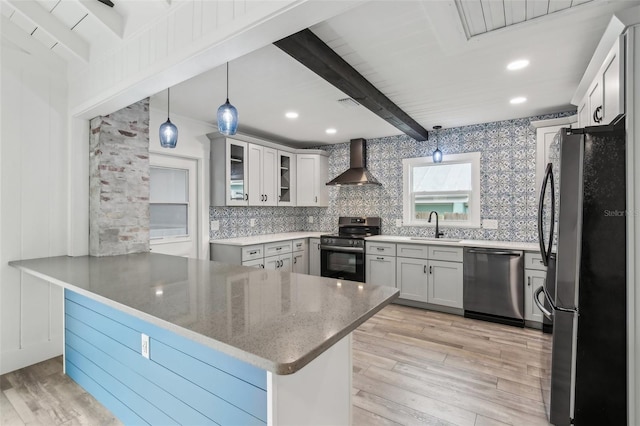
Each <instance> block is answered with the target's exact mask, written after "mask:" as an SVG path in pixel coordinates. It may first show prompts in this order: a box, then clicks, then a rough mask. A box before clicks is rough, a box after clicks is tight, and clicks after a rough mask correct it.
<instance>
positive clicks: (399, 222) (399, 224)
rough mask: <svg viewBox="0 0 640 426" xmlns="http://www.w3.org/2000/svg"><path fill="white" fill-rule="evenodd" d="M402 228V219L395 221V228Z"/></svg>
mask: <svg viewBox="0 0 640 426" xmlns="http://www.w3.org/2000/svg"><path fill="white" fill-rule="evenodd" d="M400 227H402V219H396V228H400Z"/></svg>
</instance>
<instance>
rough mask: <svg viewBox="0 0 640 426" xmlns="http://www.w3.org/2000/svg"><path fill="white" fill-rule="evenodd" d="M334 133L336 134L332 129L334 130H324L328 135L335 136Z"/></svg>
mask: <svg viewBox="0 0 640 426" xmlns="http://www.w3.org/2000/svg"><path fill="white" fill-rule="evenodd" d="M336 132H337V130H336V129H334V128H329V129H327V130H325V133H326V134H328V135H335V134H336Z"/></svg>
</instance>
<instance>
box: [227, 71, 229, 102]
mask: <svg viewBox="0 0 640 426" xmlns="http://www.w3.org/2000/svg"><path fill="white" fill-rule="evenodd" d="M228 102H229V62H227V103H228Z"/></svg>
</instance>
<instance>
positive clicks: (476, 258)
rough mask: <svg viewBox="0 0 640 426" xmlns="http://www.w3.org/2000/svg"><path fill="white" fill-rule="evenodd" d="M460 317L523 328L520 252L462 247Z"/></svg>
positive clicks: (522, 264)
mask: <svg viewBox="0 0 640 426" xmlns="http://www.w3.org/2000/svg"><path fill="white" fill-rule="evenodd" d="M463 270H464V294H463V307H464V316H465V317H468V318H476V319H482V320H487V321H493V322H499V323H503V324H509V325H516V326H520V327H524V253H523V252H522V251H520V250H503V249H487V248H478V247H465V248H464V266H463Z"/></svg>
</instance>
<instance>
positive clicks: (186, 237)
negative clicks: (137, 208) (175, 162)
mask: <svg viewBox="0 0 640 426" xmlns="http://www.w3.org/2000/svg"><path fill="white" fill-rule="evenodd" d="M151 169H172V170H181V171H184V172H186V184H187V187H186V188H185V189H186V196H187V201H186V202H172V201H166V200H161V201H152V200H151V197H149V208H151V205H153V204H156V205H158V204H162V205H177V206H186V208H187V217H186V228H187V233H186V234H180V235H161V236H154V237H152V236H151V224H149V241H150V243H151V244H153V243H158V242H181V241H190V240H191V237H192V235H191V234H192V231H193V230H192V229H190V228H191V227H190V226H189V220H190V218H191V216H190V215H191V214H192V211H191V196H190V195H191V194H190V188H189V186H190V184H191V181H190V179H191V176H190V174H191V173H190V170H189V169H184V168H181V167H177V166H169V165H158V164H150V165H149V185H151Z"/></svg>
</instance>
